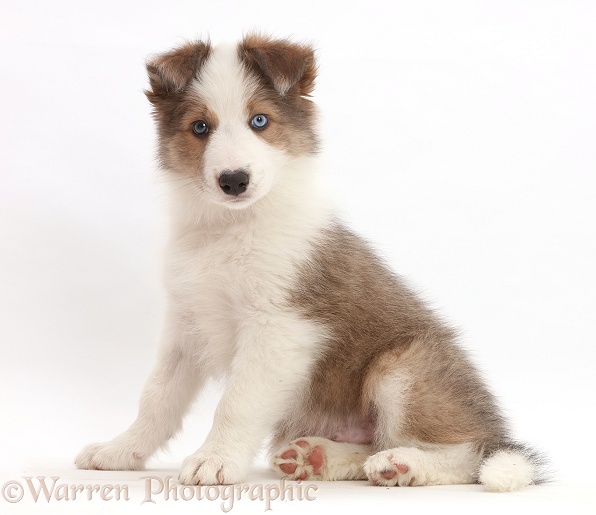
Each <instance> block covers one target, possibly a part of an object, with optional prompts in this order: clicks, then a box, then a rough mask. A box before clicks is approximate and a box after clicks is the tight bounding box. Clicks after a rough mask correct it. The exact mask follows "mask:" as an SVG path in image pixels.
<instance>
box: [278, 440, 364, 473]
mask: <svg viewBox="0 0 596 515" xmlns="http://www.w3.org/2000/svg"><path fill="white" fill-rule="evenodd" d="M372 453H373V450H372V447H370V446H368V445H363V444H354V443H347V442H334V441H332V440H328V439H327V438H320V437H308V438H299V439H297V440H294V441H292V442H290V443H289V444H288V445H285V446H283V447H282V448H281V449H279V450H278V451H277V452H276V453H275V455H274V457H273V468H274V469H275V470H277V471H278V472H279V473H281V474H282V475H283V476H285V477H287V478H289V479H310V480H321V481H347V480H351V479H366V473H365V472H364V469H363V464H364V462H365V461H366V459H367V458H368V457H369V456H370V455H371V454H372Z"/></svg>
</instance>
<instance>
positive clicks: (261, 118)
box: [250, 114, 269, 131]
mask: <svg viewBox="0 0 596 515" xmlns="http://www.w3.org/2000/svg"><path fill="white" fill-rule="evenodd" d="M268 123H269V118H267V117H266V116H265V115H264V114H257V115H255V116H253V117H252V120H251V121H250V124H251V125H252V126H253V129H256V130H258V131H260V130H263V129H264V128H265V127H267V124H268Z"/></svg>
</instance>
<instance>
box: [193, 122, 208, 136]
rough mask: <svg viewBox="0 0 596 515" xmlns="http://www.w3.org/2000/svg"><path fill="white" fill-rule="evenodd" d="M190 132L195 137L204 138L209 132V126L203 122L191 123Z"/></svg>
mask: <svg viewBox="0 0 596 515" xmlns="http://www.w3.org/2000/svg"><path fill="white" fill-rule="evenodd" d="M192 132H194V134H195V136H206V135H207V133H208V132H209V126H208V125H207V122H206V121H205V120H197V121H196V122H192Z"/></svg>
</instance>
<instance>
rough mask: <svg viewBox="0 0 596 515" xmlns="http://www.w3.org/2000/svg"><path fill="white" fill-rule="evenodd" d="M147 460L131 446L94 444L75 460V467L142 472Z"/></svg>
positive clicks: (109, 443) (107, 443)
mask: <svg viewBox="0 0 596 515" xmlns="http://www.w3.org/2000/svg"><path fill="white" fill-rule="evenodd" d="M145 459H146V458H145V456H143V455H142V454H141V453H140V452H138V451H135V450H134V449H133V448H132V447H131V446H129V445H123V444H118V443H112V442H106V443H94V444H91V445H88V446H87V447H85V448H84V449H83V450H82V451H81V452H80V453H79V455H78V456H77V457H76V458H75V465H76V466H77V468H80V469H94V470H142V469H143V468H144V467H145Z"/></svg>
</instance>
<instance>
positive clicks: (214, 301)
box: [76, 35, 542, 491]
mask: <svg viewBox="0 0 596 515" xmlns="http://www.w3.org/2000/svg"><path fill="white" fill-rule="evenodd" d="M147 70H148V73H149V81H150V89H149V90H148V91H147V97H148V99H149V101H150V102H151V103H152V105H153V106H154V114H155V120H156V125H157V131H158V135H159V149H158V150H159V154H158V155H159V159H160V163H161V167H162V169H163V171H164V173H165V174H166V175H167V177H168V182H169V183H170V184H172V185H173V187H172V192H171V231H170V234H171V235H170V240H169V245H168V249H167V259H166V271H165V283H166V290H167V297H168V308H167V313H166V317H165V323H164V329H163V335H162V340H161V346H160V352H159V357H158V360H157V364H156V366H155V368H154V370H153V372H152V373H151V375H150V376H149V379H148V380H147V384H146V385H145V389H144V391H143V394H142V398H141V401H140V407H139V414H138V417H137V419H136V421H135V422H134V423H133V425H132V426H131V427H130V428H129V429H128V430H127V431H126V432H124V433H123V434H121V435H120V436H117V437H116V438H114V439H113V440H111V441H109V442H106V443H103V444H94V445H91V446H89V447H87V448H85V449H83V451H82V452H81V453H80V454H79V456H78V457H77V458H76V464H77V466H78V467H80V468H91V469H108V470H121V469H140V468H142V467H143V466H144V464H145V462H146V461H147V459H148V458H149V457H150V456H151V455H152V454H153V453H154V452H155V451H156V450H157V449H159V448H160V447H161V446H163V445H165V444H166V442H167V441H168V440H169V439H170V438H171V437H172V436H173V435H174V434H176V432H177V431H179V429H180V427H181V423H182V418H183V416H184V414H185V413H186V411H187V410H188V408H189V406H190V404H191V403H192V401H193V399H194V398H195V396H196V394H197V393H198V391H199V390H200V389H201V387H202V386H203V385H204V383H205V381H206V380H207V379H208V378H209V377H222V376H224V377H226V380H227V382H226V389H225V392H224V394H223V396H222V399H221V401H220V403H219V405H218V407H217V410H216V413H215V419H214V422H213V428H212V430H211V432H210V433H209V435H208V437H207V439H206V441H205V442H204V443H203V445H202V446H201V447H200V448H199V449H198V450H197V451H196V452H195V453H194V454H192V455H191V456H189V457H188V458H187V459H186V460H185V461H184V463H183V465H182V469H181V472H180V481H181V482H182V483H184V484H223V483H236V482H240V481H242V480H244V479H246V476H247V472H248V470H249V467H250V464H251V461H252V459H253V457H254V455H255V453H256V452H257V451H258V449H259V448H260V446H261V444H262V442H263V441H264V439H265V438H266V437H267V436H268V435H272V438H271V454H272V464H273V467H274V468H275V469H276V470H277V471H278V472H279V473H280V474H283V475H284V476H286V477H290V478H294V479H311V480H312V479H322V480H347V479H369V480H371V481H372V482H373V483H375V484H378V485H389V486H394V485H399V486H414V485H438V484H456V483H474V482H481V483H483V484H485V485H486V487H487V488H488V489H489V490H495V491H505V490H514V489H518V488H521V487H524V486H527V485H529V484H532V483H537V482H539V481H540V480H541V479H542V476H541V463H540V460H539V459H538V457H537V455H536V454H535V453H532V452H531V451H529V450H527V449H525V448H523V447H521V446H519V445H517V444H514V443H511V442H510V437H509V433H508V430H507V428H506V424H505V421H504V420H503V418H502V416H501V414H500V412H499V409H498V407H497V405H496V403H495V400H494V398H493V396H492V394H491V393H490V391H489V390H488V389H487V388H486V386H485V384H484V383H483V381H482V380H481V378H480V377H479V375H478V373H477V372H476V370H475V369H474V367H473V366H472V364H471V363H470V361H469V360H468V359H467V358H466V356H465V355H464V354H463V352H462V350H461V349H460V347H459V346H458V345H457V343H456V335H455V333H454V331H453V330H452V329H451V328H450V327H449V326H447V325H446V324H445V323H444V322H443V321H442V320H441V319H440V318H439V317H438V316H437V315H436V314H435V313H434V312H432V311H431V310H430V309H428V308H427V307H426V306H425V305H424V303H423V302H422V301H421V300H420V299H419V298H418V297H417V296H416V295H415V294H414V293H413V292H412V291H411V290H410V289H409V288H408V287H407V286H406V285H404V284H403V282H402V281H401V279H400V278H399V277H398V276H396V275H395V274H393V273H392V272H391V271H390V270H388V269H387V267H386V266H385V265H384V263H382V262H381V261H380V260H379V259H378V257H377V256H376V255H375V254H374V253H373V252H372V251H371V249H370V248H369V247H368V246H367V245H366V243H365V242H364V241H363V240H362V239H361V238H360V237H359V236H357V235H355V234H354V233H352V232H351V231H350V230H349V229H347V228H346V227H345V226H344V225H343V224H342V223H341V222H340V221H339V220H338V219H337V218H336V217H335V216H334V214H333V211H332V209H330V207H329V202H328V201H327V199H326V197H325V191H324V188H322V187H320V185H319V184H318V178H319V170H318V157H317V150H318V145H319V143H318V134H317V123H316V122H317V120H316V109H315V105H314V104H313V103H312V102H311V100H310V99H309V95H310V93H311V92H312V90H313V87H314V79H315V75H316V64H315V59H314V54H313V50H312V49H311V48H310V47H309V46H307V45H300V44H296V43H292V42H290V41H286V40H272V39H268V38H266V37H261V36H258V35H251V36H248V37H246V38H245V39H244V40H243V41H241V42H240V43H239V44H238V45H231V46H217V47H212V46H211V44H210V43H209V42H194V43H188V44H186V45H184V46H182V47H179V48H177V49H174V50H172V51H170V52H168V53H165V54H163V55H160V56H157V57H155V58H153V59H151V60H150V61H149V63H148V65H147Z"/></svg>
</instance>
